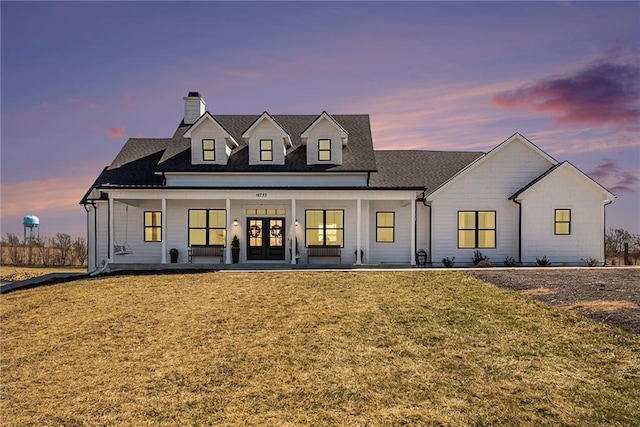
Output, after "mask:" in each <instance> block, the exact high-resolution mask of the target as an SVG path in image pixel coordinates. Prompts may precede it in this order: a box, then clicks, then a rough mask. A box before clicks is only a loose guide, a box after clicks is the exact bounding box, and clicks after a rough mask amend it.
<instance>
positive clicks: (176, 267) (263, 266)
mask: <svg viewBox="0 0 640 427" xmlns="http://www.w3.org/2000/svg"><path fill="white" fill-rule="evenodd" d="M415 268H418V267H417V266H415V265H411V264H408V263H407V264H360V265H357V264H340V265H338V264H289V263H267V262H256V263H251V262H249V263H243V264H183V263H181V264H152V263H130V264H128V263H113V264H109V266H108V267H107V270H106V271H107V272H109V273H124V272H149V273H153V272H176V273H177V272H182V271H188V272H194V273H195V272H201V273H205V272H215V271H225V270H227V271H289V270H366V269H382V270H386V269H389V270H396V269H415Z"/></svg>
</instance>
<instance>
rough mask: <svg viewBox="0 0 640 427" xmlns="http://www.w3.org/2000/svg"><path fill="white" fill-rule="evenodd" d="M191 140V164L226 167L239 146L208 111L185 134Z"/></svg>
mask: <svg viewBox="0 0 640 427" xmlns="http://www.w3.org/2000/svg"><path fill="white" fill-rule="evenodd" d="M184 137H185V138H190V139H191V164H193V165H226V164H227V162H228V161H229V156H230V155H231V150H233V149H234V148H235V147H237V146H238V143H237V142H236V140H235V139H234V138H233V136H232V135H231V134H230V133H229V132H228V131H227V130H226V129H225V128H224V126H222V125H221V124H220V122H218V121H217V120H216V118H215V117H214V116H212V115H211V113H209V112H208V111H207V112H205V113H204V114H203V115H202V116H200V118H199V119H198V120H196V122H195V123H194V124H193V125H191V127H190V128H189V129H188V130H187V131H186V132H185V133H184Z"/></svg>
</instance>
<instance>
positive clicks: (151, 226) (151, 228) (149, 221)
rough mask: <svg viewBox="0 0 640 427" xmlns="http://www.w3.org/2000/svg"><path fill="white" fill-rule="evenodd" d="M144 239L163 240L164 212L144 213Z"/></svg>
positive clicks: (150, 240) (149, 240) (151, 240)
mask: <svg viewBox="0 0 640 427" xmlns="http://www.w3.org/2000/svg"><path fill="white" fill-rule="evenodd" d="M144 241H145V242H161V241H162V212H160V211H153V212H152V211H145V213H144Z"/></svg>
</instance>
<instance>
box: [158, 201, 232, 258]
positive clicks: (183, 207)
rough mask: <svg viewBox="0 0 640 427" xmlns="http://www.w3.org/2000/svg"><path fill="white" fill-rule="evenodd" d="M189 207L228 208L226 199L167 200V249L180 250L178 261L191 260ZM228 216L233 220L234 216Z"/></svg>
mask: <svg viewBox="0 0 640 427" xmlns="http://www.w3.org/2000/svg"><path fill="white" fill-rule="evenodd" d="M189 209H226V203H225V201H224V200H167V250H169V249H171V248H176V249H177V250H178V263H187V262H189V261H188V255H187V253H188V250H189ZM227 215H229V213H227ZM228 218H230V219H231V221H233V217H228ZM232 227H233V226H232ZM204 260H205V261H207V262H209V261H211V260H209V258H206V259H204ZM197 261H203V260H202V259H201V260H197ZM194 262H196V260H194ZM214 262H218V261H217V260H215V261H214Z"/></svg>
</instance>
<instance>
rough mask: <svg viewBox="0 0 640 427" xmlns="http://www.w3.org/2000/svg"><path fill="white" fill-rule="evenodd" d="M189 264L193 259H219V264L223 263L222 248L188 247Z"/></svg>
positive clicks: (215, 246)
mask: <svg viewBox="0 0 640 427" xmlns="http://www.w3.org/2000/svg"><path fill="white" fill-rule="evenodd" d="M188 255H189V264H191V263H192V262H193V258H194V257H219V258H220V264H222V262H223V261H224V246H222V245H214V246H206V245H197V246H196V245H194V246H191V247H189V254H188Z"/></svg>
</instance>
